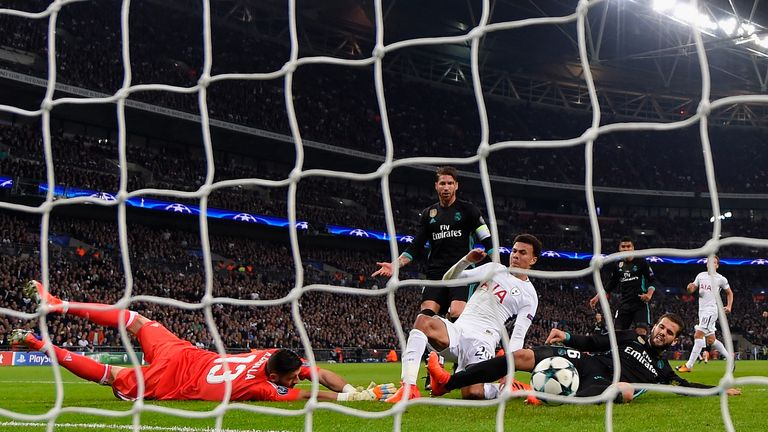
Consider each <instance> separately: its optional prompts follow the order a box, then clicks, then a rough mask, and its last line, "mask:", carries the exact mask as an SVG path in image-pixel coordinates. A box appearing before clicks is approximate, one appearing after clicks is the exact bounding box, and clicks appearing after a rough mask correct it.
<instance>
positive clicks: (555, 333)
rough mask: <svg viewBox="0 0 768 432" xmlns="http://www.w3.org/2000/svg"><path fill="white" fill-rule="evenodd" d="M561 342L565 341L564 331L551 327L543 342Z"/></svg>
mask: <svg viewBox="0 0 768 432" xmlns="http://www.w3.org/2000/svg"><path fill="white" fill-rule="evenodd" d="M562 342H565V332H564V331H562V330H560V329H552V331H550V332H549V336H547V340H546V342H544V344H545V345H554V344H556V343H562Z"/></svg>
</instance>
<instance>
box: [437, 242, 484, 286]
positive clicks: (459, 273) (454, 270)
mask: <svg viewBox="0 0 768 432" xmlns="http://www.w3.org/2000/svg"><path fill="white" fill-rule="evenodd" d="M486 256H487V254H486V253H485V251H483V250H482V249H472V250H471V251H469V253H468V254H466V255H464V257H463V258H462V259H460V260H459V261H458V262H456V264H454V265H453V266H451V268H449V269H448V271H447V272H445V274H444V275H443V280H451V279H459V278H463V277H471V275H470V274H469V273H468V272H466V271H465V270H467V268H468V267H469V266H471V265H472V264H476V263H479V262H480V261H482V260H483V259H485V257H486ZM479 269H480V267H478V268H475V269H472V270H473V271H474V272H475V273H476V272H478V271H479Z"/></svg>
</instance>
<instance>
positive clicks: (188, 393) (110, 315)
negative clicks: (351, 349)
mask: <svg viewBox="0 0 768 432" xmlns="http://www.w3.org/2000/svg"><path fill="white" fill-rule="evenodd" d="M25 294H26V295H27V296H28V297H30V298H33V299H36V300H37V301H40V299H41V298H44V299H45V301H46V302H47V303H48V304H49V305H50V307H51V311H52V312H54V313H61V314H64V313H70V314H72V315H75V316H78V317H81V318H85V319H88V320H90V321H92V322H93V323H96V324H99V325H103V326H110V327H117V326H118V325H119V322H121V321H122V322H124V323H125V326H126V328H127V330H128V332H129V333H130V334H132V335H134V336H135V337H136V338H137V339H138V340H139V343H140V344H141V349H142V351H143V352H144V359H145V360H146V361H147V362H149V363H150V365H149V366H142V367H141V368H140V372H141V375H142V377H143V379H144V385H145V390H144V398H145V399H157V400H210V401H221V400H223V399H224V393H225V382H226V381H230V382H231V383H232V393H231V396H230V400H232V401H293V400H303V399H309V397H310V396H311V393H310V392H309V391H307V390H299V389H297V388H294V387H295V386H296V384H297V383H298V382H299V380H307V379H311V368H310V367H309V365H308V364H307V363H306V361H304V360H303V359H302V358H300V357H299V356H298V355H297V354H296V353H294V352H293V351H290V350H286V349H268V350H259V351H251V352H249V353H245V354H236V355H228V356H226V362H227V364H226V365H225V364H224V358H223V357H222V356H220V355H219V354H218V353H215V352H211V351H206V350H202V349H199V348H197V347H195V346H193V345H192V344H191V343H189V342H188V341H185V340H182V339H179V338H178V337H176V335H174V334H173V333H171V332H170V331H168V329H166V328H165V327H164V326H163V325H161V324H160V323H158V322H156V321H152V320H150V319H147V318H145V317H143V316H141V315H139V314H138V313H136V312H133V311H129V310H125V309H122V310H118V309H112V310H93V309H88V310H86V309H82V306H84V305H87V306H104V307H107V306H109V305H104V304H96V303H75V302H67V301H62V300H61V299H59V298H57V297H54V296H53V295H51V294H50V293H48V292H47V291H46V290H45V289H44V288H43V286H42V284H40V283H39V282H37V281H30V282H29V283H28V284H27V285H26V287H25ZM11 342H12V343H14V344H15V345H25V346H27V347H29V348H32V349H35V350H43V351H45V352H46V353H47V354H48V355H49V356H52V355H55V356H56V358H57V359H58V361H59V364H60V365H61V366H63V367H64V368H66V369H67V370H69V371H70V372H72V373H74V374H75V375H77V376H79V377H80V378H83V379H86V380H89V381H93V382H96V383H99V384H102V385H108V386H111V387H112V390H113V392H114V394H115V396H117V397H118V398H120V399H124V400H134V399H137V398H138V397H139V389H138V385H139V384H138V381H139V378H138V377H137V375H136V370H135V369H134V368H132V367H120V366H111V365H104V364H101V363H99V362H97V361H94V360H92V359H89V358H88V357H85V356H81V355H78V354H75V353H72V352H69V351H67V350H65V349H62V348H59V347H56V346H46V345H44V343H43V342H42V341H41V340H39V339H38V338H36V337H35V336H34V335H33V334H32V332H31V331H29V330H14V331H13V334H12V336H11ZM227 368H229V371H227ZM315 372H316V373H317V377H318V381H319V382H320V384H322V385H323V386H325V387H327V388H328V389H330V390H332V391H320V392H318V396H317V397H318V399H319V400H322V401H361V400H369V401H372V400H384V399H386V398H387V397H389V396H391V394H392V393H394V390H395V386H394V384H382V385H378V386H377V385H371V386H369V388H368V389H366V390H357V389H355V388H354V387H353V386H351V385H350V384H348V383H347V382H346V381H345V380H344V379H343V378H342V377H340V376H339V375H337V374H335V373H333V372H331V371H328V370H325V369H320V368H316V369H315Z"/></svg>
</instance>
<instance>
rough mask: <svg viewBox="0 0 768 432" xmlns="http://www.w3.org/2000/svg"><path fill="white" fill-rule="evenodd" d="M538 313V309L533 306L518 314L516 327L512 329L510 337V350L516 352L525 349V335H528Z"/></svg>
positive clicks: (521, 309)
mask: <svg viewBox="0 0 768 432" xmlns="http://www.w3.org/2000/svg"><path fill="white" fill-rule="evenodd" d="M535 313H536V309H535V308H533V307H531V306H526V307H523V308H520V310H519V311H518V313H517V319H515V326H514V327H513V328H512V333H510V335H509V350H510V351H512V352H515V351H517V350H519V349H522V348H523V343H524V342H525V335H526V334H527V333H528V329H529V328H530V327H531V324H532V323H533V321H532V320H533V316H534V314H535Z"/></svg>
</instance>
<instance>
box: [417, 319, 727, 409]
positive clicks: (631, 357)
mask: <svg viewBox="0 0 768 432" xmlns="http://www.w3.org/2000/svg"><path fill="white" fill-rule="evenodd" d="M683 328H684V325H683V321H682V319H681V318H680V317H679V316H677V315H675V314H673V313H667V314H664V315H662V316H661V318H659V320H658V321H657V322H656V325H654V326H653V328H652V329H651V335H650V338H648V339H646V338H645V337H643V336H638V335H637V334H635V332H634V331H633V330H618V331H616V342H617V345H618V352H619V364H620V365H621V373H620V376H619V390H620V391H621V393H619V395H618V396H617V400H616V401H617V402H629V401H631V400H632V399H634V398H635V397H636V396H638V395H640V394H642V393H644V390H636V389H635V388H634V387H633V386H632V383H655V384H671V385H677V386H681V387H693V388H712V387H714V386H710V385H706V384H698V383H693V382H689V381H686V380H684V379H682V378H680V377H679V376H677V374H675V371H674V370H673V369H672V367H671V366H670V365H669V362H668V361H667V360H665V359H664V357H663V355H664V352H665V351H666V350H667V348H669V347H670V346H671V345H672V344H673V343H675V342H677V338H678V337H679V336H680V333H682V331H683ZM546 343H547V344H560V343H562V344H564V345H565V346H540V347H535V348H533V349H521V350H518V351H515V352H514V353H513V355H514V360H515V368H516V369H517V370H519V371H528V372H530V371H532V370H533V368H534V367H535V366H536V364H538V363H539V362H540V361H541V360H543V359H545V358H548V357H553V356H557V357H563V358H566V359H568V360H569V361H570V362H571V363H573V365H574V366H575V367H576V369H577V370H578V371H579V379H580V380H581V384H580V385H579V390H578V392H577V393H576V396H596V395H599V394H601V393H602V392H603V391H605V389H607V388H608V387H609V386H610V385H611V383H612V382H611V379H612V378H613V360H612V357H611V356H612V354H611V351H610V349H611V344H610V340H609V338H608V335H600V334H596V335H592V336H578V335H571V334H570V333H567V332H564V331H562V330H558V329H552V331H551V332H550V333H549V337H547V341H546ZM569 348H572V349H569ZM427 368H428V371H429V375H430V377H431V378H432V395H433V396H440V395H443V394H445V393H447V392H449V391H451V390H453V389H457V388H464V387H465V386H468V385H473V384H475V383H483V382H492V381H495V380H497V379H500V378H502V377H503V376H505V375H506V374H507V359H506V358H504V357H496V358H492V359H490V360H487V361H484V362H482V363H478V364H476V365H474V366H473V367H472V368H471V369H468V370H466V371H463V372H457V373H456V374H455V375H453V376H451V375H450V374H449V373H448V371H446V370H445V369H443V368H442V366H440V363H439V362H438V361H437V358H436V357H433V356H430V358H429V363H428V366H427ZM725 392H726V393H727V394H728V395H729V396H734V395H739V394H741V390H739V389H735V388H731V389H727V390H726V391H725Z"/></svg>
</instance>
